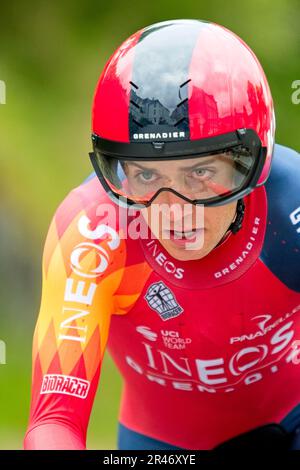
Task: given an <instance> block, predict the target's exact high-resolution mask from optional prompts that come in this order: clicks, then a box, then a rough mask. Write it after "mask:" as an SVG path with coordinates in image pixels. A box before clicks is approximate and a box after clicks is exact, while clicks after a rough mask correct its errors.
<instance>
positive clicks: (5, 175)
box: [0, 0, 300, 449]
mask: <svg viewBox="0 0 300 470" xmlns="http://www.w3.org/2000/svg"><path fill="white" fill-rule="evenodd" d="M174 18H198V19H205V20H211V21H214V22H216V23H220V24H223V25H224V26H226V27H228V28H229V29H232V30H233V31H234V32H235V33H237V34H238V35H240V36H241V37H242V38H243V39H244V40H245V41H246V42H247V43H248V44H249V45H250V47H251V48H252V49H253V50H254V51H255V53H256V55H257V56H258V58H259V59H260V61H261V63H262V65H263V68H264V70H265V72H266V75H267V77H268V79H269V83H270V86H271V89H272V93H273V98H274V102H275V110H276V116H277V139H276V140H277V142H279V143H282V144H284V145H287V146H290V147H294V148H295V149H297V150H298V151H300V138H299V122H300V119H299V117H300V105H295V104H292V101H291V94H292V91H293V90H292V88H291V85H292V82H293V81H294V80H297V79H298V80H299V79H300V33H299V31H300V3H299V0H260V1H257V0H252V1H247V2H246V1H244V2H242V1H240V0H236V1H227V2H224V1H217V0H209V1H207V2H203V1H202V2H201V1H195V0H185V1H184V2H181V1H179V0H168V1H156V0H152V1H151V2H138V3H137V2H136V3H135V2H134V1H132V2H125V1H115V0H110V1H107V2H104V1H102V2H100V1H98V2H97V1H91V0H81V1H79V0H73V1H70V0H64V1H63V2H58V1H56V2H55V1H50V0H48V1H33V0H31V1H28V2H21V1H19V2H16V1H11V0H10V1H8V2H5V3H3V2H1V4H0V80H4V81H5V83H6V104H5V105H0V177H1V185H0V195H1V199H0V241H1V244H0V273H1V278H0V279H1V283H0V306H1V315H0V339H2V340H3V341H5V343H6V348H7V349H6V354H7V358H6V362H7V363H6V365H0V377H1V386H0V448H2V449H14V448H21V447H22V440H23V436H24V431H25V428H26V424H27V419H28V408H29V399H30V378H31V377H30V376H31V341H32V332H33V328H34V324H35V320H36V316H37V312H38V307H39V300H40V290H41V268H40V261H41V254H42V249H43V243H44V239H45V236H46V231H47V227H48V224H49V222H50V219H51V217H52V215H53V213H54V211H55V209H56V206H57V205H58V204H59V202H60V201H61V200H62V199H63V198H64V196H65V195H66V194H67V193H68V191H69V190H70V189H71V188H72V187H74V186H76V185H78V184H79V183H80V182H81V181H82V180H84V179H85V177H86V176H87V175H88V174H89V173H90V172H91V167H90V162H89V160H88V157H87V153H88V151H89V150H90V148H91V145H90V110H91V103H92V97H93V93H94V88H95V86H96V82H97V79H98V76H99V75H100V72H101V70H102V68H103V66H104V64H105V62H106V61H107V60H108V58H109V57H110V55H111V54H112V52H113V51H114V50H115V49H116V48H117V47H118V46H119V45H120V44H121V42H123V40H125V39H126V38H127V37H128V36H129V35H130V34H132V33H133V32H135V31H136V30H138V29H140V28H142V27H144V26H147V25H149V24H151V23H155V22H159V21H164V20H168V19H174ZM120 389H121V379H120V377H119V376H118V374H117V371H116V369H115V366H114V364H113V362H112V360H111V358H110V357H109V355H108V354H106V357H105V361H104V366H103V369H102V375H101V382H100V387H99V391H98V394H97V397H96V400H95V405H94V409H93V413H92V418H91V424H90V427H89V433H88V447H89V448H98V449H105V448H106V449H107V448H111V449H113V448H115V447H116V430H117V414H118V408H119V397H120Z"/></svg>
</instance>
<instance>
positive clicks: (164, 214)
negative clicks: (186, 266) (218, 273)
mask: <svg viewBox="0 0 300 470" xmlns="http://www.w3.org/2000/svg"><path fill="white" fill-rule="evenodd" d="M124 171H125V173H126V176H127V181H128V189H129V191H130V193H131V194H134V195H135V196H140V197H143V196H144V195H145V194H149V193H153V194H154V193H155V192H156V191H158V190H159V189H160V188H163V187H164V188H171V189H174V190H176V191H177V192H178V193H179V194H182V195H184V196H186V197H188V198H189V199H191V200H193V199H204V198H211V197H214V196H216V195H218V194H220V193H222V192H226V191H228V190H231V189H233V188H234V164H233V160H232V159H231V158H230V157H228V156H227V155H225V154H224V155H223V154H222V155H218V156H209V157H203V158H201V159H196V160H195V159H193V158H191V159H184V160H173V161H171V162H170V161H157V162H153V161H151V162H147V161H142V162H127V163H126V164H125V166H124ZM236 205H237V202H236V201H234V202H232V203H230V204H226V205H223V206H216V207H203V206H202V205H197V206H196V205H194V204H191V203H189V202H186V201H185V200H184V199H182V198H181V197H179V196H177V195H176V194H174V193H172V192H171V191H162V192H161V193H160V194H159V195H158V196H157V197H156V198H155V199H154V201H153V203H152V204H151V206H150V207H147V208H145V209H143V210H142V214H143V216H144V218H145V220H146V222H147V224H148V225H149V226H150V228H151V230H152V232H153V233H154V235H155V236H156V237H157V238H158V239H159V241H160V242H161V244H162V245H163V246H164V248H165V249H166V250H167V251H168V252H169V253H170V254H171V255H172V256H173V257H174V258H176V259H179V260H182V261H188V260H196V259H201V258H203V257H204V256H206V255H207V254H208V253H209V252H210V251H211V250H212V249H213V248H214V247H215V246H216V245H217V244H218V243H219V241H220V240H221V239H222V237H223V236H224V234H225V233H226V231H227V230H228V227H229V225H230V224H231V222H232V221H233V219H234V217H235V213H236Z"/></svg>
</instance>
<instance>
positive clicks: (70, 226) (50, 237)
mask: <svg viewBox="0 0 300 470" xmlns="http://www.w3.org/2000/svg"><path fill="white" fill-rule="evenodd" d="M121 211H125V209H122V208H119V207H118V206H117V205H116V204H115V203H114V202H112V201H111V200H110V199H109V197H108V196H107V194H106V192H105V190H104V189H103V188H102V186H101V184H100V182H99V180H98V178H97V177H96V176H95V175H94V174H92V175H91V176H90V177H89V178H87V179H86V180H85V181H84V182H83V183H82V184H80V185H79V186H78V187H76V188H74V189H73V190H72V191H70V193H69V194H68V195H67V196H66V197H65V199H64V200H63V201H62V203H61V204H60V205H59V207H58V209H57V210H56V212H55V214H54V217H53V219H52V222H51V224H50V227H49V231H48V234H47V238H46V243H45V248H44V255H43V274H44V278H45V280H47V282H48V283H49V282H52V281H53V283H54V284H55V285H56V286H58V285H59V282H60V280H62V281H64V279H65V277H68V278H72V279H74V280H76V282H77V283H81V284H80V285H82V286H83V283H85V285H86V284H87V283H92V284H95V285H99V286H100V285H101V288H100V287H99V288H98V295H99V296H102V297H103V295H104V294H105V298H106V299H107V298H108V296H111V295H112V294H113V293H114V294H116V293H123V292H124V293H125V294H126V296H127V297H126V296H125V297H124V296H123V297H124V298H123V297H122V295H119V296H118V303H117V305H116V306H115V308H116V309H118V313H123V312H126V311H127V310H128V309H129V308H130V307H131V305H132V302H134V301H135V300H136V298H137V297H138V295H139V293H140V290H141V283H143V282H144V280H145V278H147V276H149V274H150V269H149V267H148V266H147V264H146V262H145V259H144V256H143V252H142V250H141V249H137V243H136V242H135V243H134V242H133V243H134V246H131V245H132V244H130V243H129V242H128V240H127V239H126V237H124V236H123V230H122V229H123V223H124V221H125V222H126V218H123V219H122V215H120V212H121ZM51 280H52V281H51ZM78 285H79V284H78ZM78 289H79V287H78ZM80 289H81V287H80ZM130 295H131V296H130ZM128 296H129V297H130V298H128ZM103 298H104V297H103ZM124 299H125V300H124ZM123 301H124V302H125V304H126V306H124V307H123V303H122V302H123ZM116 313H117V312H116Z"/></svg>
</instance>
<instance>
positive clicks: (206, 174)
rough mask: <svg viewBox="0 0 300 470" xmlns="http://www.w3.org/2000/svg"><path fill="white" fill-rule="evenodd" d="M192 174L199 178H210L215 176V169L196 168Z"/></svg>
mask: <svg viewBox="0 0 300 470" xmlns="http://www.w3.org/2000/svg"><path fill="white" fill-rule="evenodd" d="M192 176H193V177H194V178H197V179H208V178H211V177H212V176H213V171H212V170H210V169H209V168H202V167H201V168H195V169H194V170H193V172H192Z"/></svg>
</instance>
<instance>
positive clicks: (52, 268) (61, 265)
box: [29, 191, 125, 446]
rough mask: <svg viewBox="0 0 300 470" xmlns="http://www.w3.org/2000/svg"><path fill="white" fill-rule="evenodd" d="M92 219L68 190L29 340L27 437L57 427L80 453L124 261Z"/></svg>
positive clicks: (54, 225)
mask: <svg viewBox="0 0 300 470" xmlns="http://www.w3.org/2000/svg"><path fill="white" fill-rule="evenodd" d="M95 215H96V212H95V209H94V208H93V206H88V207H87V206H86V205H85V204H84V205H83V203H82V199H81V197H80V194H78V193H77V192H76V191H73V192H71V193H70V194H69V195H68V196H67V198H66V199H65V200H64V201H63V203H62V204H61V205H60V207H59V208H58V210H57V212H56V214H55V215H54V217H53V220H52V222H51V225H50V227H49V231H48V234H47V238H46V242H45V247H44V253H43V283H42V296H41V305H40V311H39V315H38V320H37V323H36V328H35V332H34V340H33V381H32V401H31V415H30V426H29V430H32V429H34V428H35V427H36V426H39V425H45V424H62V425H63V426H65V427H68V428H69V430H70V433H71V434H72V433H74V434H76V435H77V436H80V439H81V441H82V443H83V446H84V445H85V435H86V429H87V424H88V420H89V415H90V412H91V408H92V404H93V400H94V395H95V392H96V388H97V383H98V379H99V373H100V368H101V363H102V359H103V355H104V351H105V346H106V342H107V339H108V332H109V325H110V318H111V314H112V313H114V310H115V305H114V303H115V296H114V294H115V292H116V290H117V288H118V285H119V283H120V281H121V277H122V269H118V268H121V267H122V266H123V264H124V257H125V250H122V249H120V248H121V246H122V243H124V240H123V241H122V240H120V238H119V236H118V233H117V232H116V231H115V230H114V229H109V230H108V228H107V226H101V224H99V223H98V224H97V220H96V217H95ZM105 227H106V228H105ZM44 429H45V428H44ZM45 444H46V443H45ZM57 445H59V443H57Z"/></svg>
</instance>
